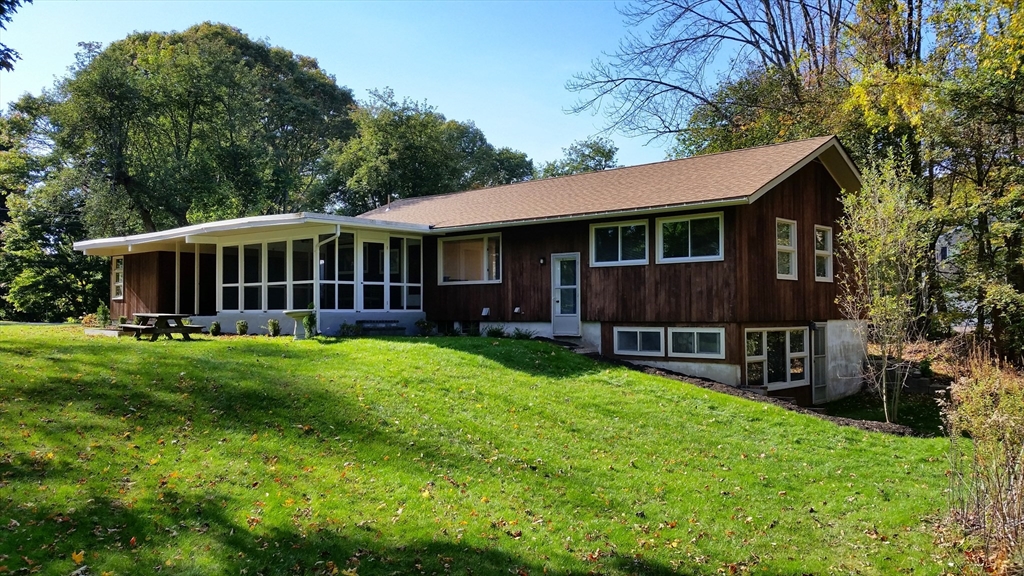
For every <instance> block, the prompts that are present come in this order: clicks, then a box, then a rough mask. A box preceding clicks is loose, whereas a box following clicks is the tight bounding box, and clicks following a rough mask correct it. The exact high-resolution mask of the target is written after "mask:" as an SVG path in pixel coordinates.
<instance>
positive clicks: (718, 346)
mask: <svg viewBox="0 0 1024 576" xmlns="http://www.w3.org/2000/svg"><path fill="white" fill-rule="evenodd" d="M697 353H698V354H716V355H719V354H721V353H722V335H721V334H719V333H718V332H698V333H697Z"/></svg>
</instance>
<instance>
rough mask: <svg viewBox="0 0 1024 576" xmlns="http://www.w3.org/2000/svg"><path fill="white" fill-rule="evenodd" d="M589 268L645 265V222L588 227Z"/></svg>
mask: <svg viewBox="0 0 1024 576" xmlns="http://www.w3.org/2000/svg"><path fill="white" fill-rule="evenodd" d="M590 263H591V266H620V265H631V264H646V263H647V222H619V223H615V224H594V225H592V226H591V227H590Z"/></svg>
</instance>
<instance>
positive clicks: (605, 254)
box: [594, 226, 619, 262]
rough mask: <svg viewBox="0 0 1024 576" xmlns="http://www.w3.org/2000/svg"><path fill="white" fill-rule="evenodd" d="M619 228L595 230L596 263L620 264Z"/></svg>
mask: <svg viewBox="0 0 1024 576" xmlns="http://www.w3.org/2000/svg"><path fill="white" fill-rule="evenodd" d="M618 260H619V228H618V226H611V227H608V228H594V261H595V262H618Z"/></svg>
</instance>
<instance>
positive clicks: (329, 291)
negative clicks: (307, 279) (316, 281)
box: [320, 284, 335, 310]
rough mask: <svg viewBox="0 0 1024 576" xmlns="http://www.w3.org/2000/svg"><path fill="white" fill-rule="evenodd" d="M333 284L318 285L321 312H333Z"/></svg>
mask: <svg viewBox="0 0 1024 576" xmlns="http://www.w3.org/2000/svg"><path fill="white" fill-rule="evenodd" d="M334 292H335V285H334V284H321V285H320V309H321V310H334Z"/></svg>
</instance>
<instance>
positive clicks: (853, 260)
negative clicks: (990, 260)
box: [837, 153, 930, 422]
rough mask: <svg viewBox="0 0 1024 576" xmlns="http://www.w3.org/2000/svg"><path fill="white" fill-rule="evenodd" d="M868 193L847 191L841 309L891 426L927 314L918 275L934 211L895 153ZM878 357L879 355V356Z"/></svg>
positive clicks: (872, 173)
mask: <svg viewBox="0 0 1024 576" xmlns="http://www.w3.org/2000/svg"><path fill="white" fill-rule="evenodd" d="M863 181H864V184H863V187H862V188H861V190H859V191H857V192H853V191H845V192H844V194H843V208H844V209H845V216H844V217H843V219H842V221H841V223H840V230H841V232H840V233H839V237H838V248H839V250H838V253H839V262H840V268H839V271H838V275H837V276H838V280H839V284H840V286H841V288H842V290H841V295H840V297H839V300H838V303H839V307H840V309H841V310H842V312H843V314H844V316H845V317H847V318H849V319H851V320H856V321H858V323H857V325H858V326H859V329H860V331H861V336H862V339H863V341H864V342H865V343H866V344H870V345H873V346H874V347H875V348H873V349H872V348H868V349H866V350H865V354H866V355H867V356H868V357H869V360H868V362H867V363H866V364H865V378H866V379H867V380H868V382H869V383H870V384H871V385H872V387H873V388H874V390H875V391H877V393H878V395H879V397H880V398H881V400H882V404H883V406H884V408H885V419H886V421H887V422H895V421H896V420H897V419H898V417H899V402H900V393H901V391H902V389H903V386H904V384H905V382H906V378H907V376H908V375H909V373H910V366H909V364H908V363H907V362H906V361H905V359H904V351H905V349H906V345H907V343H908V342H910V341H911V340H913V339H914V338H915V337H916V334H915V329H916V327H917V325H918V320H919V317H920V315H921V311H920V308H919V307H918V306H917V305H916V300H917V298H918V297H919V294H920V293H919V290H918V286H919V284H920V270H921V266H922V264H923V261H924V260H925V259H926V258H927V256H928V254H929V250H928V234H927V230H928V218H929V215H930V214H929V208H928V205H927V203H926V201H925V197H924V193H923V186H922V185H921V182H920V180H919V179H918V178H917V177H915V175H914V174H913V172H912V170H911V168H910V162H909V161H908V160H906V159H905V158H898V157H897V156H896V155H895V154H893V153H889V154H888V155H886V156H885V157H884V158H883V159H882V160H880V161H879V162H877V163H875V164H872V165H869V166H868V167H867V168H866V169H865V170H864V173H863ZM875 352H876V353H875Z"/></svg>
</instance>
